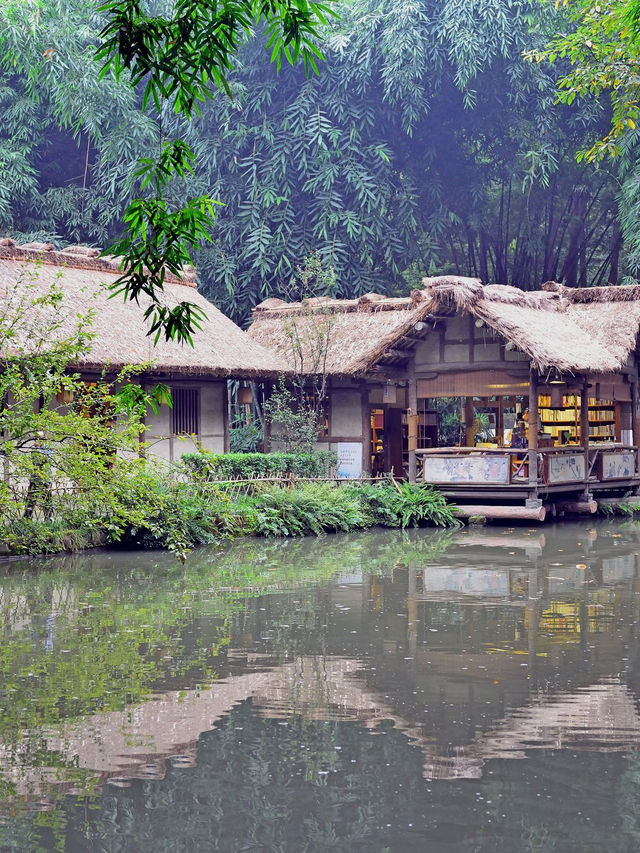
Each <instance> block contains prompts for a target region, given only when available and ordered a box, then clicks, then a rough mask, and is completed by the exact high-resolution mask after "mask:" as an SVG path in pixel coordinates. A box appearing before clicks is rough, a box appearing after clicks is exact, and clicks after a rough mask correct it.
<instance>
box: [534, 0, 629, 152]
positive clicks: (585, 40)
mask: <svg viewBox="0 0 640 853" xmlns="http://www.w3.org/2000/svg"><path fill="white" fill-rule="evenodd" d="M559 6H561V7H562V9H563V10H565V11H566V14H567V19H568V20H567V23H568V25H569V26H568V28H567V29H566V30H563V31H561V32H559V33H557V34H555V35H554V36H553V38H552V39H551V41H550V43H549V45H548V46H547V47H546V48H545V49H544V50H538V51H535V52H531V53H530V54H529V58H530V59H535V60H536V61H538V62H541V61H542V60H548V61H549V62H555V61H556V60H557V59H566V60H568V61H569V63H570V66H571V67H570V68H569V69H568V70H567V72H566V73H565V74H563V76H562V77H560V79H559V80H558V84H557V85H558V100H559V101H561V102H562V103H565V104H572V103H573V102H574V101H575V100H576V98H584V97H594V96H596V97H597V96H599V95H601V94H603V93H609V94H610V96H611V104H612V116H611V127H610V129H609V132H608V133H607V134H606V135H605V136H603V138H601V139H599V140H597V141H596V142H595V143H594V144H593V145H591V146H590V147H589V148H587V149H586V150H583V151H581V152H579V154H578V158H579V159H582V158H583V157H586V158H587V159H588V160H601V159H602V158H603V157H604V156H606V155H607V154H608V155H611V156H612V157H613V156H615V155H616V154H620V152H621V149H620V140H621V138H622V137H623V136H624V135H625V134H626V133H627V131H628V129H629V128H631V129H632V130H634V129H635V126H636V119H637V117H638V100H639V97H640V84H639V83H638V71H639V70H640V3H638V0H602V2H601V0H557V2H556V7H559Z"/></svg>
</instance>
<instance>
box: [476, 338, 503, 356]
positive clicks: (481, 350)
mask: <svg viewBox="0 0 640 853" xmlns="http://www.w3.org/2000/svg"><path fill="white" fill-rule="evenodd" d="M473 360H474V361H500V344H499V342H498V341H483V340H477V339H476V341H475V344H474V347H473Z"/></svg>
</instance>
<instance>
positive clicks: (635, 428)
mask: <svg viewBox="0 0 640 853" xmlns="http://www.w3.org/2000/svg"><path fill="white" fill-rule="evenodd" d="M633 380H634V381H633V382H632V383H631V436H632V438H631V440H632V443H633V446H634V447H635V449H636V473H638V472H640V411H638V405H639V402H640V401H639V399H638V397H639V394H638V374H637V372H636V373H635V376H634V377H633Z"/></svg>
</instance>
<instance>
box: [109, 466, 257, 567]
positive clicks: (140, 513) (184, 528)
mask: <svg viewBox="0 0 640 853" xmlns="http://www.w3.org/2000/svg"><path fill="white" fill-rule="evenodd" d="M115 497H116V502H115V506H116V508H117V509H116V512H115V513H113V514H112V515H111V517H110V518H109V519H108V520H105V526H106V527H107V529H108V533H109V541H110V542H120V543H123V544H127V545H138V546H142V547H145V548H161V547H164V548H168V549H169V550H170V551H173V552H174V553H176V554H177V556H178V557H180V558H181V559H182V558H184V555H185V554H186V552H187V551H188V549H189V548H191V547H193V546H194V545H208V544H212V543H214V542H219V541H221V540H223V539H228V538H230V537H232V536H235V535H237V534H240V533H245V532H248V529H247V522H246V520H245V516H244V514H243V509H242V506H241V505H239V504H236V503H234V502H233V501H232V500H231V499H230V498H229V497H228V496H227V495H225V494H223V493H222V492H221V491H220V490H219V489H217V488H216V487H215V485H214V484H213V483H210V482H207V481H206V480H201V481H195V480H188V481H181V480H175V479H172V478H171V477H170V476H169V475H168V474H166V473H164V472H160V471H154V470H153V469H151V468H150V467H148V466H144V467H142V468H141V469H140V470H139V471H138V472H136V474H135V475H134V476H131V477H129V478H125V479H122V480H120V481H119V483H118V484H117V485H116V494H115Z"/></svg>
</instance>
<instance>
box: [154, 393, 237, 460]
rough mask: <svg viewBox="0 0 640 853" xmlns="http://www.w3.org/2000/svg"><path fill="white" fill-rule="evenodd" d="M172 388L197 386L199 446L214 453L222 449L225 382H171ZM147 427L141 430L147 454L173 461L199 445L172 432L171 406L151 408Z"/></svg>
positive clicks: (186, 437) (225, 414) (222, 450)
mask: <svg viewBox="0 0 640 853" xmlns="http://www.w3.org/2000/svg"><path fill="white" fill-rule="evenodd" d="M170 387H171V388H199V389H200V435H199V440H200V444H201V446H202V447H203V448H204V449H205V450H211V451H212V452H213V453H224V424H225V419H226V417H227V412H226V410H225V406H224V388H225V383H224V382H223V381H221V382H203V383H201V384H199V385H198V384H197V383H193V382H184V383H181V382H177V381H176V382H172V383H170ZM146 425H147V430H146V432H145V434H144V439H145V442H148V443H149V445H148V447H147V454H149V455H153V456H156V457H159V458H160V459H164V460H170V459H171V458H172V455H173V461H174V462H176V461H177V460H178V459H179V458H180V457H181V456H182V454H183V453H193V452H194V451H196V450H197V449H198V448H197V447H196V445H195V443H194V442H193V440H192V439H191V438H190V437H188V436H174V435H172V434H171V409H170V408H169V406H161V407H160V409H159V410H158V413H157V414H154V412H152V411H150V412H148V413H147V417H146Z"/></svg>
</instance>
